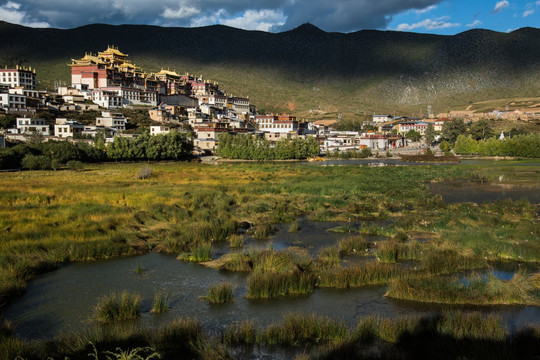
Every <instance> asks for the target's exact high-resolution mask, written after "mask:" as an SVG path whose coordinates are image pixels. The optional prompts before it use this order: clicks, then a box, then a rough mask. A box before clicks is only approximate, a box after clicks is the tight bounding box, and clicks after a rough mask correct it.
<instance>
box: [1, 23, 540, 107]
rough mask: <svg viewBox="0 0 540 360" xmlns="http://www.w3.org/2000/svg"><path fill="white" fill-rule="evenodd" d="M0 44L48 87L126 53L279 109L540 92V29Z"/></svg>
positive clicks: (11, 60)
mask: <svg viewBox="0 0 540 360" xmlns="http://www.w3.org/2000/svg"><path fill="white" fill-rule="evenodd" d="M0 36H2V38H3V39H5V41H3V42H2V43H1V44H0V65H8V66H14V65H15V64H19V65H25V66H32V67H33V68H36V69H37V72H38V79H39V80H41V82H42V84H43V85H50V84H52V83H53V82H54V81H55V80H56V81H58V80H61V81H64V82H66V83H68V82H69V67H68V66H67V64H68V63H70V62H71V59H72V58H80V57H82V56H84V54H85V52H93V53H95V52H97V51H102V50H104V49H105V48H106V46H107V45H116V46H118V47H119V48H120V50H122V51H123V52H125V53H127V54H129V55H130V59H131V60H132V61H133V62H134V63H135V64H137V65H138V66H141V67H143V69H145V70H147V71H158V70H159V69H160V68H161V67H165V68H167V67H168V68H174V69H176V70H177V71H179V72H190V73H197V74H202V75H203V76H204V77H205V78H207V79H208V78H209V79H211V80H216V81H219V82H220V84H221V85H222V87H223V88H224V89H226V90H227V91H228V92H229V93H236V94H239V95H244V96H247V95H249V96H250V98H251V99H252V101H253V102H254V103H255V104H256V105H258V106H259V107H264V108H267V109H270V110H274V111H291V112H304V111H307V110H309V109H313V108H319V107H320V108H323V109H324V110H325V111H328V112H332V111H336V112H353V113H354V112H357V111H354V109H357V110H359V109H362V110H366V111H377V110H380V111H383V110H385V109H387V111H388V110H390V109H396V108H397V109H398V110H399V109H404V110H406V109H411V108H412V109H414V108H418V107H419V106H421V107H426V106H427V105H428V104H432V105H434V106H436V107H438V108H440V109H441V110H445V108H446V107H452V106H463V105H466V104H467V103H469V102H470V101H471V100H472V101H480V100H487V99H492V98H497V97H512V96H519V97H527V96H538V95H539V93H540V91H539V89H540V29H537V28H531V27H528V28H522V29H518V30H514V31H512V32H510V33H499V32H496V31H492V30H486V29H472V30H468V31H465V32H462V33H459V34H456V35H434V34H418V33H412V32H396V31H379V30H360V31H356V32H352V33H334V32H325V31H323V30H321V29H319V28H317V27H316V26H314V25H312V24H309V23H306V24H303V25H300V26H299V27H297V28H295V29H292V30H288V31H285V32H281V33H268V32H264V31H256V30H255V31H247V30H241V29H236V28H233V27H229V26H224V25H213V26H208V27H199V28H180V27H178V28H166V27H159V26H153V25H107V24H91V25H85V26H81V27H78V28H74V29H33V28H27V27H24V26H20V25H14V24H10V23H6V22H0ZM28 39H33V41H31V42H29V41H28Z"/></svg>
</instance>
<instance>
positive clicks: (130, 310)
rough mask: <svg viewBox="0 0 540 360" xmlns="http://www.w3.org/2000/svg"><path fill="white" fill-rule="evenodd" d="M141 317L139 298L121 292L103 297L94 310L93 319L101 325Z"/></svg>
mask: <svg viewBox="0 0 540 360" xmlns="http://www.w3.org/2000/svg"><path fill="white" fill-rule="evenodd" d="M140 315H141V297H140V296H139V295H135V294H132V293H129V292H127V291H122V292H121V293H114V292H113V293H111V294H109V295H107V296H103V297H102V298H101V299H100V300H99V302H98V304H97V306H96V308H95V310H94V318H95V320H97V321H99V322H101V323H109V322H115V321H120V320H133V319H137V318H138V317H139V316H140Z"/></svg>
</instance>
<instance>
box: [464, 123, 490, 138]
mask: <svg viewBox="0 0 540 360" xmlns="http://www.w3.org/2000/svg"><path fill="white" fill-rule="evenodd" d="M469 134H471V137H472V138H473V139H474V140H487V139H489V138H491V137H493V136H494V135H495V133H494V131H493V128H492V127H491V124H490V122H489V121H488V120H486V119H482V120H478V121H477V122H475V123H473V124H472V125H471V129H470V130H469Z"/></svg>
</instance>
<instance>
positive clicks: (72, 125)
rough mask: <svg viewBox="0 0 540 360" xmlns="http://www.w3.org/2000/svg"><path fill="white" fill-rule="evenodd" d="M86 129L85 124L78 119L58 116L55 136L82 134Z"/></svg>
mask: <svg viewBox="0 0 540 360" xmlns="http://www.w3.org/2000/svg"><path fill="white" fill-rule="evenodd" d="M83 130H84V125H83V124H81V123H78V122H76V121H72V120H68V119H63V118H57V119H56V124H55V125H54V136H57V137H61V138H68V137H74V136H76V135H81V134H82V132H83Z"/></svg>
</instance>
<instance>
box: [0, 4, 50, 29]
mask: <svg viewBox="0 0 540 360" xmlns="http://www.w3.org/2000/svg"><path fill="white" fill-rule="evenodd" d="M0 20H3V21H7V22H10V23H12V24H18V25H24V26H29V27H36V28H46V27H49V24H48V23H46V22H44V21H36V20H34V19H32V18H30V17H29V16H28V15H27V14H26V13H25V12H24V11H22V10H21V4H19V3H16V2H13V1H8V2H7V3H6V4H4V5H3V6H0Z"/></svg>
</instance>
